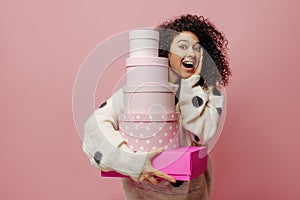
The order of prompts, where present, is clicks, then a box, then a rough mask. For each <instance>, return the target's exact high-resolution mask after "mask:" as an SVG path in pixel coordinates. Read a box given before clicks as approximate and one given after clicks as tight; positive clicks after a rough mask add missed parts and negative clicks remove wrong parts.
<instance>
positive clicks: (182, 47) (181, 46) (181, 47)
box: [179, 44, 187, 50]
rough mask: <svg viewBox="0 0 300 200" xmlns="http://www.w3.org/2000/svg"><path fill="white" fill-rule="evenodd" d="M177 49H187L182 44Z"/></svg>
mask: <svg viewBox="0 0 300 200" xmlns="http://www.w3.org/2000/svg"><path fill="white" fill-rule="evenodd" d="M179 48H180V49H183V50H185V49H187V46H186V45H184V44H182V45H179Z"/></svg>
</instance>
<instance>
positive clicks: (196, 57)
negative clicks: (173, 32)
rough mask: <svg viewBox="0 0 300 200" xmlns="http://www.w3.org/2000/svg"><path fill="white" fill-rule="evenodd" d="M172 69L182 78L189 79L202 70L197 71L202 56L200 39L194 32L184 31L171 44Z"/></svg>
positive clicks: (170, 58) (170, 59)
mask: <svg viewBox="0 0 300 200" xmlns="http://www.w3.org/2000/svg"><path fill="white" fill-rule="evenodd" d="M168 56H169V61H170V67H171V68H172V69H173V70H174V71H175V72H176V73H177V74H178V75H180V76H181V77H182V78H188V77H190V76H191V75H193V74H195V72H198V73H199V72H200V71H201V69H198V70H197V71H196V69H197V68H198V67H201V66H198V65H199V61H200V56H201V46H200V41H199V38H198V37H197V36H196V35H195V34H194V33H192V32H189V31H183V32H181V33H180V34H179V35H177V36H176V37H175V38H174V40H173V41H172V43H171V46H170V52H169V55H168Z"/></svg>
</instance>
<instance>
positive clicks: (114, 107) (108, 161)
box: [82, 90, 147, 179]
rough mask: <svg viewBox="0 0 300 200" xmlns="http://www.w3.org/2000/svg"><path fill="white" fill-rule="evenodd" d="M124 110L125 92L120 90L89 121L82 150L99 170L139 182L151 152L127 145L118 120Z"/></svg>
mask: <svg viewBox="0 0 300 200" xmlns="http://www.w3.org/2000/svg"><path fill="white" fill-rule="evenodd" d="M122 111H123V92H122V90H119V91H117V92H116V93H115V94H114V95H113V96H112V97H111V98H110V99H109V100H108V101H107V102H106V103H104V104H103V105H101V106H100V108H98V109H97V110H96V111H95V112H94V113H93V114H92V115H91V116H90V118H89V119H88V120H87V121H86V123H85V126H84V137H83V145H82V148H83V151H84V152H85V154H86V155H87V156H88V158H89V159H90V162H91V164H92V165H93V166H95V167H96V168H98V169H100V170H103V171H112V170H113V171H116V172H119V173H121V174H124V175H129V176H131V177H132V178H133V179H137V178H138V177H139V175H140V173H141V171H142V169H143V167H144V163H145V161H146V158H147V153H142V152H140V153H135V152H133V151H132V150H131V149H130V148H128V146H127V145H126V144H125V141H124V139H123V137H122V136H121V134H120V132H119V131H118V129H119V127H118V121H117V119H118V113H120V112H122Z"/></svg>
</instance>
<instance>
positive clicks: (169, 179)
mask: <svg viewBox="0 0 300 200" xmlns="http://www.w3.org/2000/svg"><path fill="white" fill-rule="evenodd" d="M153 175H155V176H157V177H160V178H163V179H166V180H167V181H169V182H172V183H175V182H176V180H175V179H174V178H173V177H172V176H169V175H168V174H166V173H163V172H162V171H159V170H157V171H154V172H153Z"/></svg>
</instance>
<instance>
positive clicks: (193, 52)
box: [83, 15, 231, 200]
mask: <svg viewBox="0 0 300 200" xmlns="http://www.w3.org/2000/svg"><path fill="white" fill-rule="evenodd" d="M157 30H158V31H159V32H160V53H159V54H160V56H162V57H167V58H169V65H170V69H171V70H170V73H169V81H170V84H173V85H174V86H175V87H176V88H177V92H176V94H177V95H176V97H177V98H176V99H177V100H176V110H177V111H180V114H181V126H182V127H181V132H180V142H181V145H183V146H189V145H197V144H200V145H208V144H209V141H210V139H211V138H212V137H213V136H214V134H215V133H216V130H217V127H218V123H219V118H220V114H221V110H222V106H223V96H222V94H221V93H220V92H219V91H218V89H217V88H218V87H222V86H226V85H227V84H228V77H229V76H230V75H231V72H230V69H229V65H228V61H227V57H226V49H227V47H226V45H227V40H226V39H225V38H224V35H223V34H222V33H221V32H219V31H218V30H217V29H216V28H215V27H214V25H213V24H212V23H211V22H209V21H208V20H207V19H204V18H203V17H198V16H196V15H194V16H193V15H184V16H180V17H178V18H176V19H174V20H170V21H167V22H164V23H163V24H162V25H160V26H158V28H157ZM122 98H123V96H122V92H120V91H118V92H116V93H115V94H114V95H113V96H112V97H111V98H110V99H109V100H108V101H107V102H105V103H104V104H102V105H101V106H100V108H99V109H98V110H96V111H95V114H94V115H92V116H91V117H90V119H89V120H88V121H87V123H86V125H85V135H84V141H83V150H84V151H85V153H86V154H87V155H88V157H89V158H90V160H91V163H92V164H93V165H95V166H96V167H97V168H99V169H101V170H107V171H109V170H114V171H117V172H119V173H122V174H125V175H129V176H131V178H132V179H123V180H122V183H123V188H124V193H125V196H126V199H130V200H135V199H155V200H156V199H175V200H176V199H203V200H204V199H209V195H210V191H211V185H212V176H211V165H210V162H209V164H208V167H207V170H206V173H205V174H203V175H201V176H198V177H197V178H194V179H193V180H192V181H185V182H183V181H176V180H174V178H172V177H171V176H169V175H167V174H165V173H163V172H161V171H159V170H156V169H154V168H153V167H152V165H151V160H152V159H153V158H154V157H155V156H156V155H158V154H159V153H161V152H162V149H159V150H156V151H153V152H149V153H133V152H132V151H131V150H130V149H129V148H128V146H127V145H126V143H125V142H124V140H123V138H122V137H121V136H120V134H119V132H118V123H117V114H118V112H120V111H122V109H123V108H122V106H123V105H121V104H116V103H114V102H118V101H114V99H122ZM112 108H113V109H112ZM100 133H101V134H100ZM191 136H192V137H191ZM156 177H161V178H163V179H165V180H164V181H160V182H158V181H157V179H156Z"/></svg>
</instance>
